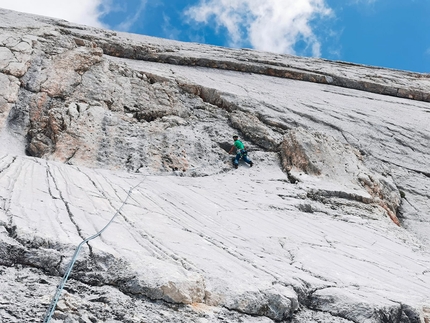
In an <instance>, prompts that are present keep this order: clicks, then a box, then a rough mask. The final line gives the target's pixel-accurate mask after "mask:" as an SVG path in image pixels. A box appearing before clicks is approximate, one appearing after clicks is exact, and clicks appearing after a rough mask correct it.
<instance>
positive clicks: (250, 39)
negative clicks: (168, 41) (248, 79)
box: [186, 0, 333, 56]
mask: <svg viewBox="0 0 430 323" xmlns="http://www.w3.org/2000/svg"><path fill="white" fill-rule="evenodd" d="M200 1H201V2H200V3H199V4H198V5H196V6H194V7H191V8H189V9H188V10H187V12H186V15H187V16H188V17H189V18H191V19H192V20H194V21H196V22H199V23H203V24H210V23H212V22H215V24H216V27H217V28H220V27H224V28H226V30H227V31H228V35H229V37H230V44H229V45H231V46H234V47H241V46H243V45H244V44H246V43H250V44H251V45H252V47H253V48H255V49H258V50H264V51H271V52H277V53H289V54H294V53H295V50H294V45H295V44H296V43H297V42H298V41H303V42H305V44H306V46H307V47H309V48H310V49H311V52H312V55H313V56H320V55H321V44H320V42H319V40H318V38H317V37H316V36H315V33H314V32H313V30H312V27H311V22H312V21H313V20H315V19H318V18H323V17H328V16H331V15H332V14H333V13H332V10H331V9H330V8H329V7H328V6H327V5H326V4H325V0H200Z"/></svg>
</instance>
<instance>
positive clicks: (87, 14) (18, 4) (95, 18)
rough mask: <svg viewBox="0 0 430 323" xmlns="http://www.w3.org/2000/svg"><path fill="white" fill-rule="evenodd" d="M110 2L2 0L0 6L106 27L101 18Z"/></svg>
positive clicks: (90, 0)
mask: <svg viewBox="0 0 430 323" xmlns="http://www.w3.org/2000/svg"><path fill="white" fill-rule="evenodd" d="M109 2H110V1H109V0H108V1H103V0H69V1H58V0H19V1H17V0H0V7H1V8H5V9H10V10H16V11H22V12H27V13H33V14H38V15H42V16H48V17H53V18H61V19H65V20H68V21H71V22H75V23H78V24H84V25H90V26H94V27H106V26H105V25H104V24H103V23H102V22H101V20H100V18H101V16H102V15H103V14H105V13H106V12H107V11H109Z"/></svg>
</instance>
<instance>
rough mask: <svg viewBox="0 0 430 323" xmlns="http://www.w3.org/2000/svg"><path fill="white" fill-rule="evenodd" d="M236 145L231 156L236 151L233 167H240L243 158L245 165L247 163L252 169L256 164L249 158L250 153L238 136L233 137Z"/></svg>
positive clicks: (231, 150)
mask: <svg viewBox="0 0 430 323" xmlns="http://www.w3.org/2000/svg"><path fill="white" fill-rule="evenodd" d="M233 140H234V145H233V146H232V147H231V149H230V151H229V152H228V153H229V154H232V153H233V151H234V150H235V149H236V157H235V158H234V160H233V166H234V168H237V167H238V166H239V160H240V159H241V158H243V160H244V161H245V163H247V164H248V165H249V166H250V167H252V165H254V163H253V162H252V161H251V160H250V159H249V158H248V152H247V151H246V149H245V146H244V144H243V143H242V141H240V140H239V137H238V136H236V135H235V136H233Z"/></svg>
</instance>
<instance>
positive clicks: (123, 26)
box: [0, 0, 147, 31]
mask: <svg viewBox="0 0 430 323" xmlns="http://www.w3.org/2000/svg"><path fill="white" fill-rule="evenodd" d="M0 1H1V0H0ZM146 4H147V0H140V3H139V5H138V7H137V8H136V9H134V12H133V14H131V15H129V16H128V17H127V18H126V19H125V20H124V21H123V22H121V23H120V24H119V25H118V26H115V29H116V30H121V31H129V30H130V28H131V27H132V26H133V25H134V24H135V23H136V22H137V21H138V20H139V19H142V17H141V14H142V12H143V11H144V9H145V7H146ZM124 5H127V3H124ZM124 11H126V12H127V9H125V10H124Z"/></svg>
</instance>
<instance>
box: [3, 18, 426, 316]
mask: <svg viewBox="0 0 430 323" xmlns="http://www.w3.org/2000/svg"><path fill="white" fill-rule="evenodd" d="M0 29H1V33H0V142H1V145H0V318H1V321H2V322H40V321H42V320H43V317H44V313H45V311H46V310H47V308H48V305H49V301H50V298H51V297H52V296H53V294H54V292H55V286H56V285H57V284H58V282H59V280H60V276H61V275H63V274H64V272H65V270H66V268H67V266H68V264H69V262H70V261H71V257H72V255H73V252H74V250H75V248H76V246H77V245H78V244H79V243H80V242H81V241H82V240H84V239H85V238H87V237H90V236H92V235H93V234H95V233H96V232H97V231H99V230H101V229H102V228H103V227H104V226H105V225H106V224H107V223H108V222H109V221H110V220H111V219H112V216H113V215H114V214H116V213H117V210H118V209H119V208H120V207H121V206H124V207H123V208H122V209H121V212H119V213H117V216H116V217H115V218H114V220H113V221H112V223H111V224H110V226H109V227H108V228H107V230H106V231H105V232H104V233H103V234H102V235H101V236H100V237H99V238H96V239H94V240H92V241H91V242H90V243H88V244H87V246H85V247H84V248H83V250H82V252H81V254H80V256H79V258H78V259H77V261H76V264H75V267H74V270H73V271H72V274H71V279H70V281H69V282H68V283H67V285H66V288H65V292H64V293H63V296H62V298H61V299H60V302H59V303H58V305H57V308H56V311H55V314H54V318H53V321H56V322H60V321H64V322H199V323H203V322H226V321H227V322H251V323H252V322H265V323H266V322H267V323H268V322H273V321H283V322H295V323H296V322H297V323H298V322H311V323H312V322H333V323H345V322H375V323H376V322H393V323H394V322H396V323H397V322H402V323H406V322H427V321H429V320H430V311H429V308H430V292H429V288H428V286H429V285H430V254H429V247H430V240H429V232H430V214H429V209H430V202H429V194H428V189H429V187H430V173H429V164H430V162H429V159H428V156H429V154H430V148H429V145H428V143H429V139H430V136H429V133H428V124H429V122H430V105H429V103H428V102H429V101H430V98H429V93H430V78H429V75H426V74H415V73H409V72H403V71H394V70H386V69H381V68H375V67H369V66H359V65H354V64H347V63H340V62H329V61H325V60H319V59H305V58H298V57H293V56H288V55H275V54H270V53H259V52H255V51H249V50H232V49H225V48H217V47H211V46H204V45H199V44H186V43H180V42H175V41H168V40H161V39H155V38H150V37H143V36H138V35H131V34H119V33H114V32H111V31H107V30H101V29H95V28H89V27H84V26H78V25H74V24H70V23H68V22H65V21H58V20H53V19H48V18H44V17H36V16H31V15H24V14H20V13H16V12H11V11H6V10H0ZM233 134H238V135H239V136H240V137H241V139H242V140H243V141H244V143H245V145H246V147H247V149H248V151H249V154H250V157H251V158H252V159H253V161H254V167H252V168H248V166H247V165H245V164H241V165H240V167H239V169H238V170H234V169H232V167H231V166H232V165H231V156H228V154H227V152H226V151H228V150H229V149H230V146H231V144H232V140H231V137H232V135H233ZM124 201H127V202H126V203H124Z"/></svg>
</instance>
